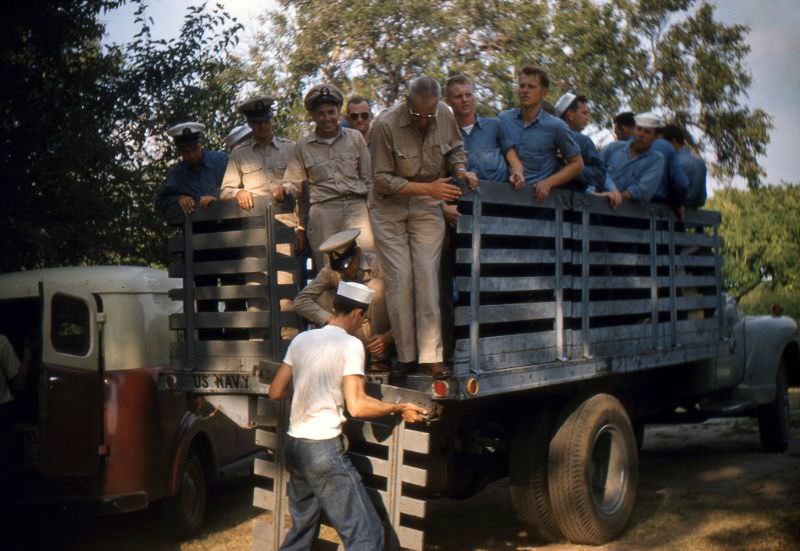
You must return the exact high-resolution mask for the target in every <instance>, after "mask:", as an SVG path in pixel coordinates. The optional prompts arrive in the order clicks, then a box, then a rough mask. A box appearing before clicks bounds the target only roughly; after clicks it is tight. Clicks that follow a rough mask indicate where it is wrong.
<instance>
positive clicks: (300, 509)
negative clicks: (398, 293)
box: [269, 281, 426, 551]
mask: <svg viewBox="0 0 800 551" xmlns="http://www.w3.org/2000/svg"><path fill="white" fill-rule="evenodd" d="M373 294H374V291H373V290H372V289H370V288H369V287H367V286H366V285H362V284H360V283H355V282H350V281H342V282H340V283H339V286H338V288H337V290H336V297H335V298H334V302H333V318H332V319H331V320H330V321H329V322H328V325H326V326H325V327H322V328H321V329H314V330H312V331H306V332H304V333H300V334H299V335H298V336H297V337H295V339H294V340H293V341H292V343H291V344H290V345H289V349H288V350H287V351H286V357H285V358H284V360H283V364H281V366H280V368H279V369H278V371H277V373H276V374H275V377H274V378H273V380H272V384H271V385H270V388H269V397H270V398H272V399H273V400H278V399H282V398H287V397H289V395H290V391H289V385H290V384H292V383H293V387H294V390H293V393H292V406H291V415H290V418H289V431H288V435H289V436H288V438H287V441H286V447H285V449H284V456H285V459H286V466H287V469H288V470H289V474H290V480H289V510H290V512H291V515H292V528H291V529H290V530H289V532H288V533H287V534H286V538H285V539H284V541H283V543H282V544H281V547H280V548H281V550H282V551H295V550H298V551H299V550H301V549H302V550H307V549H310V548H311V545H312V543H313V542H314V540H315V539H316V537H317V534H318V532H319V517H320V512H322V511H324V512H325V515H326V516H327V518H328V520H329V521H330V522H331V524H332V525H333V527H334V528H336V530H337V532H338V533H339V537H340V538H341V539H342V542H343V543H344V547H345V549H347V551H362V550H370V551H372V550H374V551H379V550H380V549H382V548H383V526H382V525H381V522H380V519H379V518H378V514H377V512H376V511H375V508H374V507H373V505H372V502H371V501H370V500H369V497H368V496H367V492H366V490H365V489H364V484H363V483H362V481H361V477H360V476H359V475H358V471H356V469H355V468H354V467H353V465H352V464H351V463H350V460H349V459H348V457H347V454H346V450H345V449H344V446H343V443H342V424H343V423H344V421H345V416H344V408H345V405H346V406H347V411H348V412H349V413H350V415H352V416H353V417H366V418H369V417H382V416H385V415H393V414H395V413H400V414H401V415H402V416H403V419H404V420H405V421H406V422H409V423H414V422H418V421H421V420H422V419H423V417H422V416H423V415H425V414H426V412H425V410H424V409H422V408H420V407H419V406H417V405H416V404H412V403H404V404H390V403H387V402H383V401H381V400H377V399H375V398H372V397H371V396H368V395H367V393H366V391H365V386H364V380H365V377H364V345H363V344H362V342H361V341H360V340H359V339H357V338H356V337H354V336H353V333H355V332H356V330H358V328H359V327H361V324H362V320H363V317H364V313H365V312H366V311H367V308H368V307H369V304H370V302H371V301H372V296H373Z"/></svg>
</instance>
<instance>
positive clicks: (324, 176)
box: [284, 128, 372, 205]
mask: <svg viewBox="0 0 800 551" xmlns="http://www.w3.org/2000/svg"><path fill="white" fill-rule="evenodd" d="M284 179H285V180H286V181H287V182H289V183H292V184H294V185H295V187H296V188H297V189H301V186H302V184H303V182H308V184H309V185H308V197H309V203H310V204H312V205H313V204H315V203H324V202H325V201H329V200H331V199H336V198H338V197H345V196H348V195H358V196H362V197H364V198H366V196H367V194H368V193H369V190H370V188H371V187H372V169H371V167H370V159H369V149H367V143H366V142H365V141H364V138H363V137H362V136H361V132H359V131H358V130H353V129H352V128H341V129H340V131H339V135H338V136H336V137H335V138H334V141H333V143H330V144H328V143H325V142H324V141H321V139H320V138H319V137H318V136H317V135H316V134H315V133H313V132H312V133H311V134H309V135H308V136H306V137H304V138H303V139H301V140H300V141H298V142H297V145H296V146H295V150H294V155H292V156H291V158H290V159H289V165H288V168H287V169H286V174H285V175H284Z"/></svg>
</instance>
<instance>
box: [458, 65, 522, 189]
mask: <svg viewBox="0 0 800 551" xmlns="http://www.w3.org/2000/svg"><path fill="white" fill-rule="evenodd" d="M444 100H445V101H446V102H447V104H448V105H449V106H450V107H451V108H452V109H453V114H454V115H455V116H456V122H457V123H458V126H459V128H460V129H461V135H462V136H464V149H466V150H467V157H468V159H467V169H468V170H470V171H471V172H474V173H475V174H477V175H478V179H480V180H490V181H493V182H505V181H506V180H508V166H507V165H506V160H505V158H504V157H503V151H502V145H501V143H500V123H499V122H498V121H497V118H495V117H479V116H478V114H477V111H476V100H475V94H474V93H473V85H472V81H471V80H470V79H469V77H467V76H466V75H456V76H454V77H452V78H450V79H449V80H448V81H447V82H446V83H445V85H444Z"/></svg>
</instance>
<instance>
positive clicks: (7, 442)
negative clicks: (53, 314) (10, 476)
mask: <svg viewBox="0 0 800 551" xmlns="http://www.w3.org/2000/svg"><path fill="white" fill-rule="evenodd" d="M20 370H21V364H20V361H19V358H18V357H17V354H16V353H15V352H14V348H13V347H12V346H11V343H10V342H9V340H8V339H7V338H6V336H5V335H0V479H2V478H4V477H5V475H6V473H7V472H8V468H7V467H8V463H9V461H10V457H9V450H10V448H11V436H12V429H13V426H14V424H15V423H16V422H17V420H18V419H19V409H18V408H17V403H16V402H15V401H14V395H13V394H11V386H12V385H13V384H15V382H16V379H17V377H18V376H19V374H20Z"/></svg>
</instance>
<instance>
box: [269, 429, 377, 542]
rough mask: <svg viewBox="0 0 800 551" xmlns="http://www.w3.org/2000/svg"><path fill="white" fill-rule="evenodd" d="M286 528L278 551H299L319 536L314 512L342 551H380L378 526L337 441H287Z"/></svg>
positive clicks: (285, 454) (373, 509)
mask: <svg viewBox="0 0 800 551" xmlns="http://www.w3.org/2000/svg"><path fill="white" fill-rule="evenodd" d="M284 457H285V459H286V467H287V469H288V471H289V475H290V479H289V511H290V512H291V514H292V527H291V529H290V530H289V532H288V533H287V534H286V539H284V541H283V543H282V544H281V547H280V549H281V550H282V551H301V550H303V551H305V550H307V549H311V545H312V544H313V543H314V541H315V540H316V539H317V536H318V534H319V522H320V512H322V511H324V512H325V516H326V517H327V518H328V520H329V521H330V523H331V524H332V525H333V527H334V528H335V529H336V531H337V532H338V533H339V537H340V538H341V539H342V543H344V547H345V549H347V551H380V549H382V548H383V526H382V525H381V521H380V519H379V518H378V513H377V512H376V511H375V507H374V506H373V505H372V502H371V501H370V499H369V496H368V495H367V491H366V489H365V488H364V483H363V482H362V481H361V477H360V476H359V474H358V471H356V469H355V467H353V465H352V463H350V460H349V459H348V458H347V453H346V451H345V449H344V445H343V444H342V438H341V437H336V438H331V439H328V440H307V439H304V438H292V437H291V436H287V439H286V448H285V451H284Z"/></svg>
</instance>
